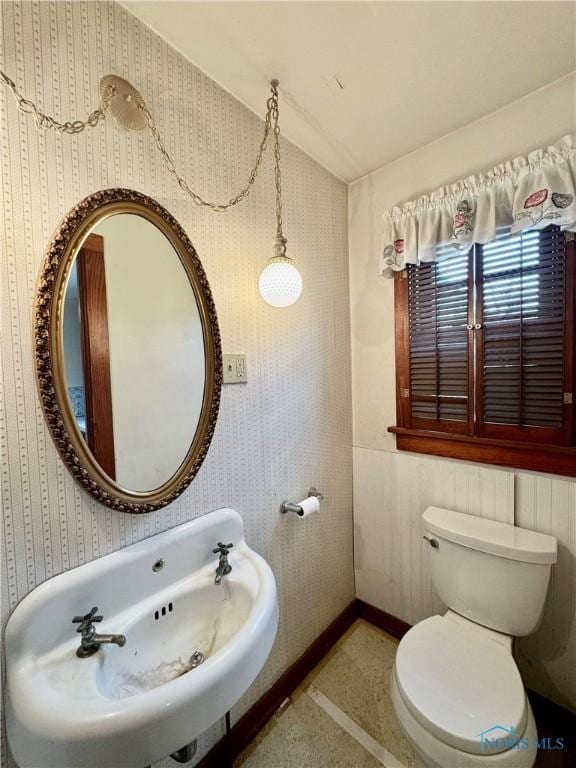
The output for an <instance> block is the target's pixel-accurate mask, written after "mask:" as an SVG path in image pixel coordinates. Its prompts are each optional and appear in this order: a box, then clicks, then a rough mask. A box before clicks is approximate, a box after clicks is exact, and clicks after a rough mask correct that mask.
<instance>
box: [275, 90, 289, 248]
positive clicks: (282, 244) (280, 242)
mask: <svg viewBox="0 0 576 768" xmlns="http://www.w3.org/2000/svg"><path fill="white" fill-rule="evenodd" d="M272 94H273V101H274V104H273V109H272V119H273V121H274V181H275V184H276V248H277V252H278V256H280V257H285V256H286V238H285V237H284V233H283V232H282V175H281V172H280V122H279V120H280V108H279V105H278V83H277V81H276V80H274V81H273V82H272Z"/></svg>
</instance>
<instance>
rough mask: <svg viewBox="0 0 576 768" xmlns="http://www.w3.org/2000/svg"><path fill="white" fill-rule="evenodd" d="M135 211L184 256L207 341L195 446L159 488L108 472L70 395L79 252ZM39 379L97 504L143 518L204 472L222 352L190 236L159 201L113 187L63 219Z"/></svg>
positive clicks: (41, 306)
mask: <svg viewBox="0 0 576 768" xmlns="http://www.w3.org/2000/svg"><path fill="white" fill-rule="evenodd" d="M117 213H132V214H136V215H139V216H142V217H144V218H146V219H147V220H148V221H150V222H152V223H153V224H154V225H156V227H158V229H159V230H160V231H161V232H162V233H163V234H164V235H165V236H166V238H167V239H168V240H169V241H170V243H171V244H172V246H173V247H174V250H175V251H176V253H177V254H178V256H179V258H180V261H181V263H182V265H183V267H184V269H185V272H186V274H187V276H188V279H189V280H190V285H191V287H192V290H193V292H194V295H195V298H196V303H197V306H198V313H199V315H200V321H201V324H202V332H203V336H204V363H205V366H204V367H205V381H204V396H203V401H202V410H201V413H200V418H199V421H198V427H197V429H196V433H195V435H194V437H193V439H192V441H191V445H190V448H189V450H188V452H187V454H186V456H185V458H184V460H183V462H182V464H181V465H180V467H179V468H178V469H177V471H176V472H175V473H174V475H173V476H172V477H171V478H170V479H169V480H168V481H167V482H165V483H164V484H163V485H162V486H160V487H158V488H155V489H154V490H152V491H146V492H139V491H131V490H127V489H125V488H122V487H121V486H119V485H118V484H116V483H115V482H114V481H113V480H111V479H110V478H109V477H108V476H107V475H106V473H105V472H104V471H103V470H102V469H101V467H100V466H99V464H98V463H97V461H96V460H95V459H94V456H93V455H92V453H91V452H90V450H89V448H88V446H87V445H86V442H85V440H84V439H83V438H82V435H81V434H80V431H79V429H78V427H77V424H76V420H75V418H74V414H73V412H72V409H71V405H70V401H69V398H68V395H67V391H66V376H65V368H64V354H63V347H62V333H61V328H62V315H63V303H64V293H65V289H66V284H67V279H68V275H69V272H70V268H71V266H72V264H73V262H74V258H75V256H76V254H77V251H78V249H79V247H80V246H81V245H82V243H83V241H84V240H85V238H86V236H87V235H88V233H89V232H90V231H91V229H92V228H93V227H94V226H95V225H96V223H97V222H98V221H100V220H101V219H102V218H104V217H106V216H109V215H111V214H117ZM34 342H35V359H36V374H37V382H38V391H39V394H40V400H41V402H42V407H43V409H44V415H45V417H46V421H47V423H48V427H49V428H50V432H51V434H52V438H53V439H54V442H55V443H56V447H57V449H58V452H59V453H60V456H61V457H62V459H63V460H64V463H65V464H66V466H67V468H68V470H69V471H70V473H71V474H72V475H73V477H74V478H75V479H76V480H77V481H78V482H79V483H80V485H82V487H83V488H84V489H85V490H87V491H88V493H90V494H91V495H92V496H93V497H94V498H95V499H97V500H98V501H99V502H101V503H102V504H105V505H106V506H107V507H110V508H112V509H115V510H117V511H119V512H132V513H143V512H152V511H154V510H156V509H160V508H161V507H165V506H166V505H167V504H170V503H171V502H172V501H174V499H176V498H177V497H178V496H179V495H180V494H181V493H182V492H183V491H184V490H185V489H186V488H187V487H188V485H189V484H190V483H191V481H192V480H193V478H194V476H195V475H196V473H197V472H198V470H199V469H200V467H201V465H202V462H203V461H204V458H205V457H206V453H207V452H208V448H209V446H210V442H211V440H212V436H213V434H214V429H215V426H216V419H217V416H218V409H219V405H220V390H221V386H222V350H221V346H220V331H219V328H218V319H217V316H216V308H215V306H214V300H213V298H212V293H211V291H210V286H209V284H208V280H207V278H206V274H205V272H204V268H203V267H202V263H201V262H200V259H199V258H198V255H197V254H196V251H195V249H194V246H193V245H192V243H191V242H190V240H189V239H188V236H187V235H186V233H185V232H184V230H183V229H182V227H181V226H180V224H179V223H178V222H177V221H176V219H175V218H174V217H173V216H172V215H171V214H170V213H168V211H167V210H166V209H165V208H163V207H162V206H161V205H160V204H159V203H157V202H156V201H155V200H153V199H152V198H150V197H147V196H146V195H143V194H141V193H139V192H135V191H133V190H130V189H107V190H103V191H100V192H96V193H95V194H93V195H90V196H89V197H86V198H84V200H82V201H81V202H80V203H78V205H76V206H75V207H74V208H73V209H72V210H71V211H70V212H69V213H68V214H67V215H66V216H65V217H64V219H63V220H62V222H61V223H60V226H59V227H58V229H57V230H56V232H55V234H54V236H53V237H52V240H51V241H50V243H49V245H48V248H47V250H46V253H45V256H44V261H43V263H42V269H41V273H40V278H39V282H38V287H37V290H36V300H35V304H34Z"/></svg>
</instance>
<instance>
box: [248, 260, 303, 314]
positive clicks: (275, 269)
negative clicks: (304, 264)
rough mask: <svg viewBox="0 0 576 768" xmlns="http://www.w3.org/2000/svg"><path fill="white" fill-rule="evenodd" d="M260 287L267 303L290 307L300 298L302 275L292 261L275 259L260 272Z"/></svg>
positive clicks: (274, 305)
mask: <svg viewBox="0 0 576 768" xmlns="http://www.w3.org/2000/svg"><path fill="white" fill-rule="evenodd" d="M258 288H259V290H260V295H261V296H262V298H263V299H264V301H265V302H266V303H267V304H270V305H271V306H273V307H289V306H290V304H294V302H295V301H298V299H299V298H300V294H301V293H302V277H301V276H300V272H298V270H297V269H296V267H295V266H294V265H293V264H292V262H290V261H288V260H287V259H286V260H284V259H282V260H280V259H278V260H276V259H274V260H272V261H270V263H269V264H268V265H267V266H266V267H264V269H263V270H262V272H261V273H260V279H259V280H258Z"/></svg>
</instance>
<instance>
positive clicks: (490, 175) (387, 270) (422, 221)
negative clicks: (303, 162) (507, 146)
mask: <svg viewBox="0 0 576 768" xmlns="http://www.w3.org/2000/svg"><path fill="white" fill-rule="evenodd" d="M383 218H384V230H383V235H382V245H381V254H380V273H381V274H382V275H385V276H387V277H391V276H392V274H393V273H394V272H396V271H400V270H402V269H404V267H405V265H406V264H418V263H420V262H425V261H434V259H435V256H436V248H437V247H438V246H441V245H452V246H454V248H456V249H458V250H459V251H468V250H469V249H470V248H471V247H472V245H473V244H474V243H488V242H490V241H491V240H494V238H495V237H496V234H497V229H498V228H499V227H502V226H506V227H510V231H511V233H512V234H513V233H516V232H520V231H521V230H524V229H533V228H537V229H542V228H544V227H547V226H549V225H550V224H555V225H557V226H559V227H560V228H561V229H564V230H569V231H571V232H575V231H576V134H569V135H568V136H564V137H563V138H562V139H560V140H559V141H558V142H556V143H555V144H553V145H552V146H549V147H547V148H546V149H538V150H535V151H534V152H530V154H529V155H528V156H527V157H517V158H515V159H514V160H511V161H509V162H507V163H502V164H501V165H497V166H496V167H495V168H493V169H492V170H490V171H487V172H485V173H481V174H478V175H476V176H470V177H468V178H467V179H463V180H462V181H459V182H456V183H455V184H451V185H449V186H447V187H441V188H440V189H437V190H435V191H434V192H432V193H430V194H428V195H424V196H422V197H420V198H418V199H417V200H413V201H411V202H409V203H405V204H404V205H402V206H400V207H398V206H396V207H394V208H392V209H390V210H389V211H386V213H385V214H384V217H383Z"/></svg>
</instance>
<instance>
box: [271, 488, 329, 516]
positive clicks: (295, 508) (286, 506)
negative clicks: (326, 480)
mask: <svg viewBox="0 0 576 768" xmlns="http://www.w3.org/2000/svg"><path fill="white" fill-rule="evenodd" d="M308 496H315V497H316V498H317V499H318V501H323V499H324V494H323V493H320V491H318V490H317V489H316V488H314V486H312V487H311V488H310V490H309V491H308ZM280 512H282V513H283V514H285V513H286V512H295V513H296V514H297V515H302V507H301V506H300V504H294V502H292V501H283V502H282V504H281V505H280Z"/></svg>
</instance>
